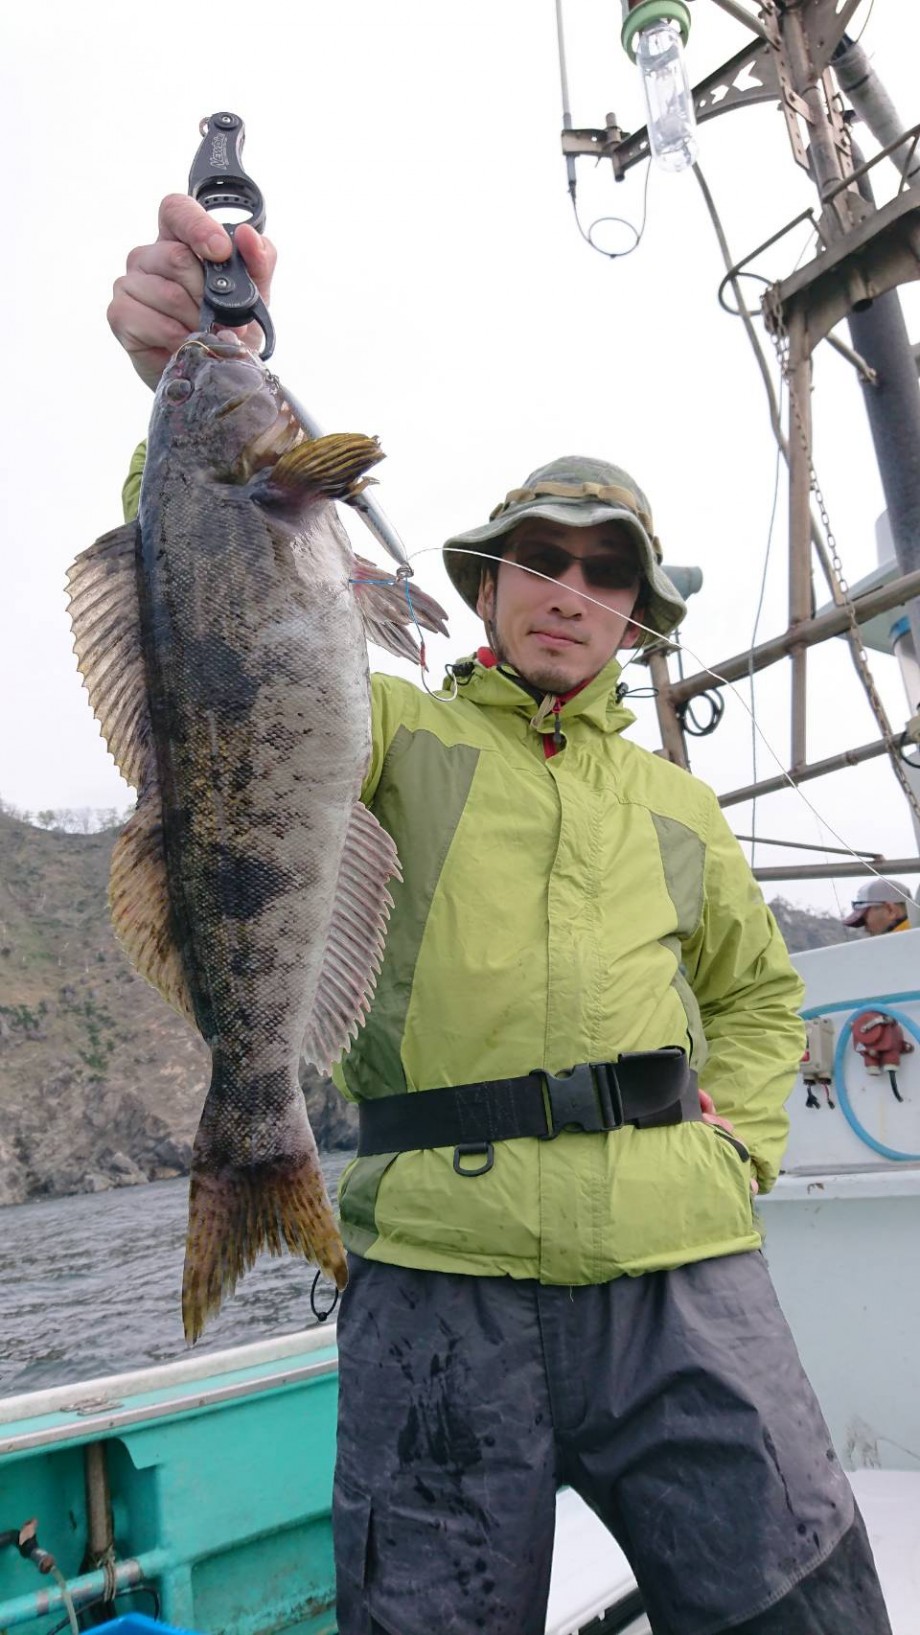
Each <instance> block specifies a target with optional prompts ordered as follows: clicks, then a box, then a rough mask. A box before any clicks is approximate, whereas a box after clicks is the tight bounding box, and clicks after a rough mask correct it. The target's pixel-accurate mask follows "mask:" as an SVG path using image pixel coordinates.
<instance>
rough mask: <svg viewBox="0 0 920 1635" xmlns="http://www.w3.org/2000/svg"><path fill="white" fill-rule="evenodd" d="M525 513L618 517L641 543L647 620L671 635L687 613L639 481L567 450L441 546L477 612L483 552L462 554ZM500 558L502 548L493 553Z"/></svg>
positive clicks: (588, 521)
mask: <svg viewBox="0 0 920 1635" xmlns="http://www.w3.org/2000/svg"><path fill="white" fill-rule="evenodd" d="M525 517H546V518H547V520H548V521H550V522H560V523H563V524H564V525H565V526H566V527H567V528H590V527H591V526H592V524H594V523H596V522H620V523H623V524H624V525H625V527H627V528H628V529H629V532H630V534H631V535H632V538H633V539H634V541H635V544H636V551H637V554H638V558H639V567H640V571H641V574H642V579H643V581H644V587H643V601H644V603H645V607H646V614H645V617H644V619H643V621H642V622H643V624H647V625H650V626H651V628H652V629H653V630H657V631H658V632H659V634H660V635H662V636H666V635H667V634H668V631H670V630H673V629H674V626H675V625H678V624H680V621H681V619H682V618H683V617H684V614H685V613H686V611H687V607H686V603H685V602H684V599H683V597H682V596H681V595H680V594H679V592H678V591H677V590H676V589H675V587H674V585H672V583H671V581H670V579H669V578H668V576H667V574H666V573H665V572H664V570H663V568H662V566H661V562H662V554H661V544H660V542H659V540H658V536H657V534H656V533H655V529H654V525H653V523H652V513H651V508H650V506H649V503H648V500H647V499H646V497H645V495H644V494H643V492H642V489H641V488H640V487H639V485H638V483H637V482H636V481H635V480H634V479H633V478H632V477H631V476H630V475H629V473H628V471H623V470H622V468H621V467H620V466H615V465H610V464H609V463H608V462H607V461H606V460H591V459H588V458H586V457H585V456H583V455H577V454H569V455H566V456H564V457H563V458H562V459H561V460H551V461H550V463H549V465H545V466H540V467H539V468H538V469H537V470H536V471H532V472H531V473H530V476H529V477H525V479H524V484H523V487H521V488H512V490H511V492H510V494H506V495H505V498H504V499H503V500H502V502H501V504H500V505H497V506H496V507H495V510H494V511H493V512H492V515H491V517H490V518H489V521H488V522H486V523H483V525H482V527H480V528H471V529H470V530H469V531H468V532H467V533H465V534H454V535H453V537H452V538H451V539H448V540H446V541H445V544H444V566H445V567H446V569H447V572H448V575H449V577H450V579H451V582H452V583H453V586H454V588H455V590H457V591H459V593H460V595H461V596H462V597H463V600H464V601H465V603H466V605H467V607H471V608H472V609H473V612H474V613H475V611H476V599H477V597H478V594H479V581H480V577H481V574H482V568H483V557H482V556H475V555H472V556H470V555H465V554H464V549H463V548H464V547H465V548H466V550H469V551H474V552H475V551H487V550H488V549H489V546H490V545H492V544H493V542H494V541H495V540H498V539H501V538H503V536H504V535H506V534H508V533H510V531H511V529H512V528H514V527H516V526H517V524H518V523H519V522H523V521H524V518H525ZM495 554H498V555H501V552H500V551H499V552H498V553H495Z"/></svg>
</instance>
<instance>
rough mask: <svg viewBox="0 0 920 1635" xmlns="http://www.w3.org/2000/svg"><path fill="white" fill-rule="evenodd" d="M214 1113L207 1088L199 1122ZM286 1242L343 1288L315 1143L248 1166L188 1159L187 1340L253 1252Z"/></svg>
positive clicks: (341, 1260) (277, 1248) (342, 1264)
mask: <svg viewBox="0 0 920 1635" xmlns="http://www.w3.org/2000/svg"><path fill="white" fill-rule="evenodd" d="M216 1117H217V1107H216V1103H215V1100H214V1098H213V1097H212V1095H211V1094H210V1092H209V1095H208V1100H207V1101H206V1102H205V1106H204V1111H203V1112H202V1115H201V1122H202V1127H205V1126H206V1123H207V1121H208V1120H209V1119H211V1120H214V1119H216ZM200 1133H201V1131H200V1130H199V1134H200ZM195 1145H196V1149H197V1148H198V1146H199V1143H198V1141H197V1140H196V1143H195ZM310 1146H311V1147H312V1142H311V1143H310ZM285 1249H289V1250H290V1252H291V1254H296V1255H303V1257H304V1259H306V1260H311V1261H316V1262H317V1263H318V1264H319V1266H320V1267H321V1269H322V1270H323V1271H324V1272H325V1273H326V1275H327V1277H331V1278H332V1279H333V1281H334V1283H335V1285H336V1288H338V1289H344V1287H345V1284H346V1282H347V1281H348V1271H347V1267H346V1261H345V1251H344V1249H343V1247H342V1240H341V1238H340V1237H339V1233H338V1228H337V1227H336V1224H335V1217H334V1215H333V1213H332V1208H331V1205H330V1203H329V1197H328V1194H327V1192H326V1184H325V1181H324V1180H323V1173H322V1170H321V1168H320V1164H319V1159H318V1157H317V1156H316V1151H315V1148H313V1150H312V1151H307V1152H305V1153H303V1154H302V1155H300V1156H299V1157H297V1158H290V1159H285V1160H284V1161H283V1162H282V1161H278V1162H275V1163H264V1164H253V1165H250V1166H248V1167H247V1168H245V1169H244V1168H234V1167H232V1166H230V1165H226V1166H224V1167H223V1168H220V1169H210V1168H205V1167H204V1166H203V1165H197V1166H196V1162H195V1161H194V1160H193V1163H192V1174H191V1187H190V1191H189V1215H188V1236H187V1239H186V1247H185V1267H184V1270H183V1273H182V1323H183V1327H184V1329H185V1337H186V1339H187V1340H188V1341H189V1343H190V1344H194V1342H195V1341H196V1340H197V1339H198V1338H199V1336H200V1334H201V1332H202V1330H203V1328H204V1326H205V1323H206V1322H207V1319H208V1317H209V1316H211V1315H212V1314H213V1313H214V1312H217V1311H218V1310H219V1309H220V1306H221V1304H222V1302H223V1300H224V1297H225V1296H226V1295H229V1294H231V1293H232V1291H233V1289H234V1288H235V1287H236V1284H237V1282H238V1281H239V1279H240V1278H241V1277H242V1275H243V1273H244V1272H247V1271H248V1270H249V1269H250V1267H251V1266H252V1265H253V1263H254V1261H255V1259H256V1256H257V1255H258V1254H260V1253H261V1252H262V1251H263V1250H268V1252H269V1253H270V1254H273V1255H280V1254H283V1253H284V1251H285Z"/></svg>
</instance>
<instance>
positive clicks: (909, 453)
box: [847, 148, 920, 653]
mask: <svg viewBox="0 0 920 1635" xmlns="http://www.w3.org/2000/svg"><path fill="white" fill-rule="evenodd" d="M853 157H854V158H855V159H857V160H861V159H862V155H861V154H860V153H859V150H858V149H857V148H854V153H853ZM859 191H860V193H861V195H862V197H863V198H864V199H865V200H866V202H867V204H870V205H872V206H873V208H874V206H875V199H874V196H873V193H872V184H871V182H870V180H869V177H868V176H863V177H861V179H860V182H859ZM847 326H848V328H849V331H850V337H851V339H852V342H853V345H854V347H855V348H856V350H857V352H859V353H860V354H861V355H862V357H863V358H864V360H865V362H866V363H867V364H868V365H869V367H870V368H871V369H872V370H873V371H874V373H875V376H876V380H875V384H874V385H873V386H871V387H868V388H866V389H864V391H863V399H864V401H865V405H866V414H867V416H868V419H869V430H870V432H871V434H872V443H873V447H874V449H875V459H876V463H877V465H878V471H879V477H880V478H881V482H882V489H883V492H884V495H885V504H886V505H887V507H888V525H889V527H890V529H891V540H892V544H893V545H894V554H895V557H896V558H897V562H898V566H899V568H900V569H901V572H902V573H912V572H913V571H914V570H915V569H916V568H920V382H918V379H917V367H916V364H915V362H914V355H913V352H912V350H911V345H910V337H909V335H908V333H907V325H906V323H905V322H904V312H903V309H902V307H901V298H900V296H899V295H898V292H897V290H896V289H894V290H888V291H887V292H886V293H885V294H884V295H879V296H876V298H875V300H874V301H873V302H872V303H871V305H870V306H867V307H865V308H863V310H862V311H853V312H851V313H850V316H849V318H848V319H847ZM907 617H908V620H909V621H910V631H911V635H912V637H913V643H914V651H915V652H917V653H920V601H918V600H916V599H912V600H911V601H910V602H909V603H908V605H907Z"/></svg>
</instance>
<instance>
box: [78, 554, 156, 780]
mask: <svg viewBox="0 0 920 1635" xmlns="http://www.w3.org/2000/svg"><path fill="white" fill-rule="evenodd" d="M136 551H137V524H136V523H134V522H130V523H126V524H125V525H124V526H123V527H121V528H115V529H113V530H112V532H111V533H108V534H103V535H102V537H101V539H97V540H96V542H95V544H94V545H90V547H89V549H88V550H85V551H83V552H81V554H80V555H79V556H78V557H77V559H76V561H75V562H74V564H73V566H72V568H71V569H70V571H69V573H68V575H67V586H68V598H69V608H68V611H69V614H70V622H71V626H72V628H73V634H74V652H75V653H76V655H77V665H78V668H79V671H80V674H81V675H82V677H83V681H84V685H85V687H86V690H87V692H88V693H89V701H90V704H91V705H92V710H93V714H94V715H95V717H96V719H97V721H98V722H99V725H100V727H101V729H102V736H103V738H104V739H105V741H106V743H107V745H108V747H109V750H110V752H111V754H112V757H113V759H114V761H115V764H116V766H117V767H118V770H119V772H120V773H121V775H122V777H123V778H124V779H125V780H126V781H127V782H128V783H130V784H132V785H133V787H134V788H135V789H138V788H140V787H141V785H142V784H143V783H144V781H145V777H146V774H147V769H148V763H149V762H150V760H151V758H152V754H153V751H152V748H151V736H150V717H149V711H148V705H147V683H146V678H145V675H144V659H143V652H142V649H141V631H140V609H139V606H138V599H137V579H136V571H137V570H136Z"/></svg>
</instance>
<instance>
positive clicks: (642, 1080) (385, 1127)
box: [358, 1046, 700, 1175]
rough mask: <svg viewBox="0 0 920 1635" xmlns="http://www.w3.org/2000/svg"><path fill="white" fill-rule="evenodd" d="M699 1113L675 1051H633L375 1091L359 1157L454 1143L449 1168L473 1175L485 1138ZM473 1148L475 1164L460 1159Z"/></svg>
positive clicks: (363, 1115) (488, 1145)
mask: <svg viewBox="0 0 920 1635" xmlns="http://www.w3.org/2000/svg"><path fill="white" fill-rule="evenodd" d="M699 1117H700V1103H699V1095H698V1092H697V1087H696V1074H695V1073H694V1072H693V1070H692V1068H690V1067H689V1065H688V1063H687V1057H686V1055H685V1053H684V1052H683V1051H682V1050H679V1049H677V1048H676V1047H673V1046H672V1047H669V1048H667V1049H665V1050H644V1051H635V1052H633V1053H631V1054H629V1055H626V1056H620V1057H618V1059H617V1060H616V1061H615V1062H582V1063H580V1064H579V1066H578V1067H573V1068H572V1069H571V1071H570V1072H568V1073H547V1072H544V1071H543V1069H542V1068H538V1069H535V1070H534V1072H532V1073H528V1074H526V1075H525V1076H524V1077H523V1078H518V1079H487V1080H485V1081H483V1082H482V1083H480V1084H455V1085H451V1086H450V1087H449V1088H447V1089H443V1090H425V1091H422V1092H421V1093H420V1094H410V1095H406V1094H403V1095H399V1096H380V1097H377V1098H375V1099H373V1100H370V1101H362V1102H361V1103H360V1105H359V1107H358V1156H359V1157H362V1158H363V1157H370V1156H371V1155H372V1154H374V1153H389V1152H416V1151H418V1150H419V1149H421V1148H424V1147H454V1148H455V1152H454V1168H455V1169H456V1170H457V1171H458V1173H459V1174H461V1175H473V1174H476V1175H480V1174H483V1173H484V1172H485V1170H487V1169H491V1167H492V1159H493V1154H492V1142H493V1141H513V1140H515V1139H516V1138H517V1137H519V1136H536V1137H537V1138H538V1139H539V1140H541V1141H551V1140H553V1138H554V1137H555V1136H557V1135H558V1134H559V1132H560V1131H561V1130H582V1131H584V1132H586V1133H588V1134H591V1133H595V1132H599V1131H602V1130H619V1129H621V1128H622V1126H623V1125H624V1124H633V1125H636V1126H637V1127H638V1128H639V1129H646V1128H648V1127H649V1126H652V1125H658V1124H680V1123H686V1122H688V1121H689V1120H691V1119H698V1118H699ZM477 1153H480V1154H484V1155H485V1158H486V1162H485V1163H484V1164H482V1165H481V1166H480V1167H479V1168H478V1169H475V1170H474V1169H468V1168H467V1167H466V1166H463V1167H461V1162H460V1160H461V1159H462V1158H464V1157H467V1156H470V1157H471V1156H473V1155H475V1154H477Z"/></svg>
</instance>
